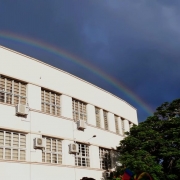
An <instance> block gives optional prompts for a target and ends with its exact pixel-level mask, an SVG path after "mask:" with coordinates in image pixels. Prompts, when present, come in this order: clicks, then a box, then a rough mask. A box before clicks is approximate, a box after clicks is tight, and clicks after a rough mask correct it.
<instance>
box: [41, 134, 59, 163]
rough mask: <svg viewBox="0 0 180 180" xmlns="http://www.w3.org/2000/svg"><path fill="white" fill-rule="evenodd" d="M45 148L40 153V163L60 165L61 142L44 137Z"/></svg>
mask: <svg viewBox="0 0 180 180" xmlns="http://www.w3.org/2000/svg"><path fill="white" fill-rule="evenodd" d="M43 139H44V141H45V148H44V150H43V152H42V162H46V163H56V164H62V140H61V139H56V138H51V137H44V136H43Z"/></svg>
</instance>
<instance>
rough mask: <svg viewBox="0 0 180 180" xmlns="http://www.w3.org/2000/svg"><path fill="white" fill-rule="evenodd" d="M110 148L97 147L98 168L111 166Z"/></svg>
mask: <svg viewBox="0 0 180 180" xmlns="http://www.w3.org/2000/svg"><path fill="white" fill-rule="evenodd" d="M110 152H111V150H109V149H104V148H99V158H100V168H101V169H106V170H108V169H110V168H111V156H110Z"/></svg>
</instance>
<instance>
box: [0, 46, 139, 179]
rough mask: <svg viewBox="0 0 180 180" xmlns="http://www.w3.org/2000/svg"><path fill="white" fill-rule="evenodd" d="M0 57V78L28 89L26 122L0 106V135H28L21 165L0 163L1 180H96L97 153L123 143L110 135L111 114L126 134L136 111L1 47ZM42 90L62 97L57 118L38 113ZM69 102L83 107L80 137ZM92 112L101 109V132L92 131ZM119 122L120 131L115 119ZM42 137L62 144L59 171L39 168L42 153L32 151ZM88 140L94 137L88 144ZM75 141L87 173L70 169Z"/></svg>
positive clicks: (112, 132)
mask: <svg viewBox="0 0 180 180" xmlns="http://www.w3.org/2000/svg"><path fill="white" fill-rule="evenodd" d="M0 57H1V58H0V64H1V66H0V74H3V75H7V76H10V77H12V78H17V79H20V80H23V81H25V82H27V83H28V85H27V98H28V104H29V107H30V111H29V114H28V116H27V118H23V117H18V116H16V115H15V106H13V105H8V104H4V103H0V129H7V130H10V131H20V132H24V133H26V134H27V135H26V147H27V150H26V161H25V162H18V161H6V160H0V161H1V162H2V163H0V169H1V171H2V173H1V174H0V179H7V180H11V179H13V180H14V179H19V180H34V179H36V180H41V179H43V180H49V179H53V180H56V179H67V180H71V179H75V180H79V179H81V178H82V177H83V176H84V177H94V178H95V179H96V180H100V179H101V177H102V173H103V170H101V169H99V168H100V162H99V147H104V148H109V149H111V148H114V149H115V148H116V146H118V145H119V141H120V140H122V139H123V137H124V136H121V135H118V134H116V133H115V132H116V131H115V120H114V114H116V115H119V116H121V117H125V118H126V119H125V120H124V123H125V131H126V130H127V131H128V130H129V120H130V121H131V122H133V123H134V124H137V114H136V110H135V109H134V108H133V107H132V106H130V105H129V104H127V103H126V102H125V101H123V100H121V99H119V98H117V97H115V96H113V95H112V94H110V93H108V92H106V91H104V90H102V89H100V88H98V87H96V86H94V85H92V84H90V83H87V82H85V81H83V80H81V79H79V78H77V77H74V76H72V75H70V74H68V73H66V72H63V71H61V70H57V69H55V68H52V67H50V66H48V65H46V64H44V63H41V62H39V61H37V60H33V59H30V58H29V57H25V56H23V55H20V54H18V53H16V52H11V51H10V50H7V49H5V48H3V47H1V46H0ZM22 67H23V68H22ZM32 69H33V70H32ZM41 87H45V88H48V89H51V90H52V91H56V92H59V93H62V95H61V117H57V116H52V115H49V114H46V113H42V112H41ZM72 97H74V98H76V99H79V100H82V101H84V102H86V103H87V122H88V126H87V129H85V130H84V132H83V131H79V130H77V125H76V123H75V122H74V121H73V119H72ZM107 102H108V103H107ZM95 106H97V107H100V108H101V109H100V120H101V128H96V118H95ZM103 109H105V110H107V111H108V125H109V130H108V131H107V130H104V117H103ZM118 122H119V128H120V131H121V122H120V117H119V119H118ZM42 135H44V136H50V137H55V138H60V139H62V165H53V164H48V163H42V151H41V150H35V149H34V147H33V140H34V138H37V137H42ZM93 135H96V137H95V138H92V137H93ZM74 140H75V141H77V142H81V143H89V152H90V167H89V168H84V167H75V166H74V163H75V159H74V155H73V154H69V149H68V145H69V144H70V143H73V142H74ZM9 171H10V172H11V173H9Z"/></svg>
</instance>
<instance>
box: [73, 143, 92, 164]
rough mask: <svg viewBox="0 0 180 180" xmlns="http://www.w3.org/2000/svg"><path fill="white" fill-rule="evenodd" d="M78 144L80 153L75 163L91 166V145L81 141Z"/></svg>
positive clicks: (76, 156)
mask: <svg viewBox="0 0 180 180" xmlns="http://www.w3.org/2000/svg"><path fill="white" fill-rule="evenodd" d="M78 145H79V153H77V154H76V155H75V165H76V166H86V167H90V157H89V146H88V145H87V144H80V143H78Z"/></svg>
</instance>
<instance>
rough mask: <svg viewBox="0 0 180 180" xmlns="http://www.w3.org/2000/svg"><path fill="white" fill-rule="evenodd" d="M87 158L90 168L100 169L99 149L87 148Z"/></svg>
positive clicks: (95, 147) (94, 147)
mask: <svg viewBox="0 0 180 180" xmlns="http://www.w3.org/2000/svg"><path fill="white" fill-rule="evenodd" d="M89 156H90V167H91V168H98V169H99V168H100V159H99V147H97V146H92V145H91V146H89Z"/></svg>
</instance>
